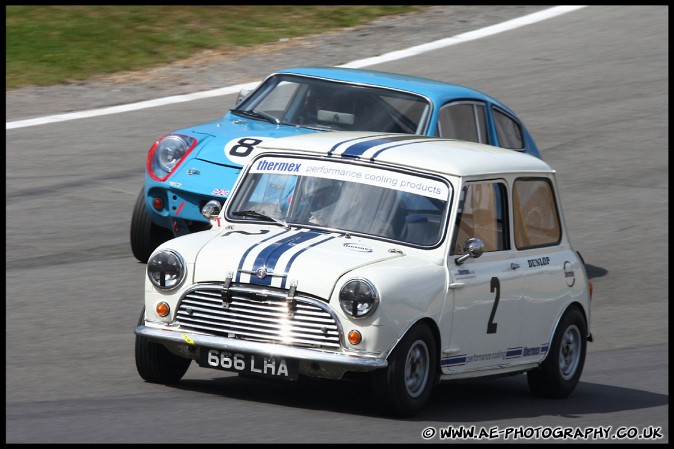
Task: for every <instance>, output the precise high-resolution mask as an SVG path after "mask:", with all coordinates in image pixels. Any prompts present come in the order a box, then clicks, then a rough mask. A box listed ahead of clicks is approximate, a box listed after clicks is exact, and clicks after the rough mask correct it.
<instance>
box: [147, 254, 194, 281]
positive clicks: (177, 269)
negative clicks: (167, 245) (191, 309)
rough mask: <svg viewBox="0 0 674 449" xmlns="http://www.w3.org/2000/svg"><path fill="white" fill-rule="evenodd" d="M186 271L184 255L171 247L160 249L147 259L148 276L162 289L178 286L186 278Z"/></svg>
mask: <svg viewBox="0 0 674 449" xmlns="http://www.w3.org/2000/svg"><path fill="white" fill-rule="evenodd" d="M186 272H187V270H186V268H185V261H184V260H183V258H182V256H181V255H180V254H178V253H177V252H175V251H173V250H170V249H165V250H162V251H159V252H158V253H156V254H154V255H153V256H152V257H150V260H148V261H147V277H148V278H150V281H151V282H152V284H154V286H155V287H157V288H160V289H162V290H171V289H172V288H176V287H178V286H179V285H180V284H181V283H182V282H183V280H184V279H185V274H186Z"/></svg>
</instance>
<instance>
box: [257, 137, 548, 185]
mask: <svg viewBox="0 0 674 449" xmlns="http://www.w3.org/2000/svg"><path fill="white" fill-rule="evenodd" d="M259 148H260V149H261V150H262V151H264V149H274V150H283V151H294V152H299V153H303V154H305V155H312V156H330V157H334V158H341V159H351V160H370V161H374V162H380V163H384V164H394V165H398V166H403V167H409V168H413V169H416V170H420V171H423V172H427V173H442V174H447V175H455V176H474V175H485V174H486V175H489V174H505V173H524V172H526V173H533V172H535V173H554V170H553V169H552V168H551V167H550V166H549V165H548V164H547V163H546V162H544V161H542V160H541V159H539V158H537V157H534V156H531V155H528V154H524V153H520V152H518V151H515V150H508V149H503V148H499V147H494V146H491V145H484V144H481V143H475V142H466V141H462V140H455V139H443V138H439V137H429V136H422V135H415V134H392V133H373V132H362V131H329V132H319V133H311V134H304V135H299V136H290V137H282V138H279V139H273V140H269V141H266V142H265V143H263V144H261V145H260V146H259Z"/></svg>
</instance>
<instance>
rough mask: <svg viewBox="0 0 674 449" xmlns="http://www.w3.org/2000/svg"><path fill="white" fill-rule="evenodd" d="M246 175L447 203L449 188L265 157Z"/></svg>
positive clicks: (356, 168)
mask: <svg viewBox="0 0 674 449" xmlns="http://www.w3.org/2000/svg"><path fill="white" fill-rule="evenodd" d="M250 173H272V174H279V173H280V174H293V175H299V176H312V177H317V178H324V179H335V180H338V181H351V182H359V183H362V184H368V185H373V186H378V187H384V188H388V189H396V190H400V191H403V192H409V193H414V194H417V195H423V196H426V197H429V198H436V199H439V200H447V198H448V197H449V186H448V185H447V184H446V183H444V182H442V181H440V180H437V179H430V178H425V177H422V176H415V175H410V174H406V173H400V172H394V171H391V170H383V169H380V168H374V167H366V166H361V165H351V164H344V163H340V162H332V161H322V160H312V159H304V160H301V161H300V160H299V159H293V158H284V157H265V158H262V159H259V160H258V161H257V162H256V163H255V164H254V166H253V167H252V168H251V169H250Z"/></svg>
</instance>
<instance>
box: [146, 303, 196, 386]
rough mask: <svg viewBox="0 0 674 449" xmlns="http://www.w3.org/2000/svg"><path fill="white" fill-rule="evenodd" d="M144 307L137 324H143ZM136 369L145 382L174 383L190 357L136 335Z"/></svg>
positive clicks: (183, 373)
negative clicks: (174, 352) (181, 355)
mask: <svg viewBox="0 0 674 449" xmlns="http://www.w3.org/2000/svg"><path fill="white" fill-rule="evenodd" d="M144 317H145V308H143V311H142V312H141V314H140V318H139V320H138V325H141V324H143V320H144ZM135 352H136V370H138V374H140V377H142V378H143V380H145V381H146V382H152V383H159V384H174V383H176V382H178V381H179V380H180V379H182V377H183V376H184V375H185V373H186V372H187V368H189V367H190V362H192V359H186V358H183V357H179V356H177V355H175V354H173V353H172V352H170V351H169V350H168V349H166V348H165V347H164V346H163V345H162V344H160V343H154V342H151V341H150V340H148V339H147V338H146V337H142V336H140V335H136V348H135Z"/></svg>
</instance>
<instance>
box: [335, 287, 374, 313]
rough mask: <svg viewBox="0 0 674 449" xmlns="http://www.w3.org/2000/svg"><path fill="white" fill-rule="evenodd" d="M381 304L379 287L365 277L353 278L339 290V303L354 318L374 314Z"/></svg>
mask: <svg viewBox="0 0 674 449" xmlns="http://www.w3.org/2000/svg"><path fill="white" fill-rule="evenodd" d="M378 304H379V294H378V293H377V289H375V288H374V286H373V285H372V284H371V283H370V282H369V281H367V280H365V279H351V280H350V281H348V282H347V283H346V284H344V286H343V287H342V289H341V290H340V291H339V305H340V306H341V307H342V310H343V311H344V313H346V314H347V315H349V316H350V317H353V318H365V317H367V316H370V315H372V313H374V311H375V309H376V308H377V305H378Z"/></svg>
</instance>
